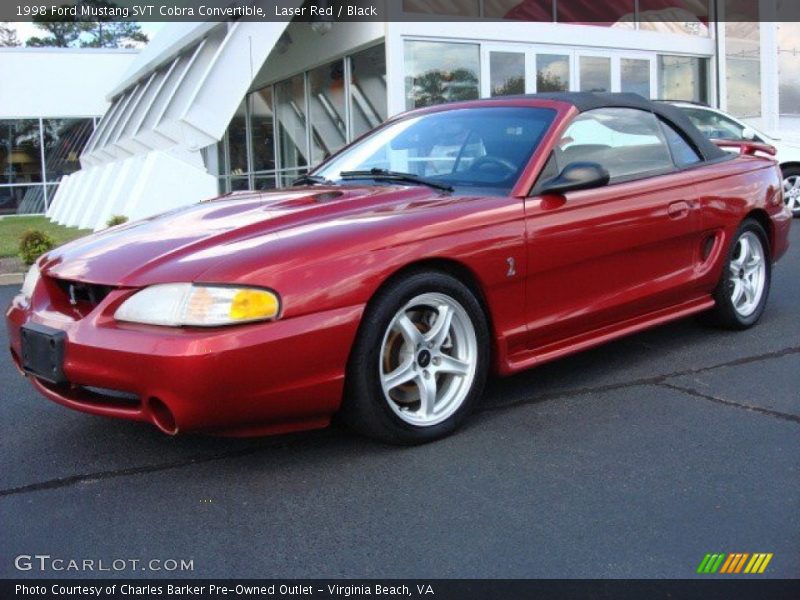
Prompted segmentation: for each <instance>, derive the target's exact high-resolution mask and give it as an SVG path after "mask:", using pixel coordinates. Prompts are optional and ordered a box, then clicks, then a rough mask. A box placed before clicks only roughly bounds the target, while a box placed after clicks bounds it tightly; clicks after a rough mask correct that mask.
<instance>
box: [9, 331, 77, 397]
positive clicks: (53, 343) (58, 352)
mask: <svg viewBox="0 0 800 600" xmlns="http://www.w3.org/2000/svg"><path fill="white" fill-rule="evenodd" d="M20 337H21V340H22V368H23V370H24V371H25V372H26V373H29V374H31V375H33V376H34V377H37V378H39V379H44V380H45V381H48V382H50V383H54V384H63V383H67V378H66V376H65V375H64V347H65V345H66V344H65V342H66V338H67V334H66V333H64V332H63V331H61V330H60V329H54V328H52V327H47V326H46V325H39V324H38V323H28V324H26V325H23V326H22V329H21V331H20Z"/></svg>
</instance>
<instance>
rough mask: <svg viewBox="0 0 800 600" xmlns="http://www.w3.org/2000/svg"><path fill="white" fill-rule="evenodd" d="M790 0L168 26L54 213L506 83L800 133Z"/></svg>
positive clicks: (155, 197) (317, 151) (282, 153)
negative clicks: (657, 101) (782, 18)
mask: <svg viewBox="0 0 800 600" xmlns="http://www.w3.org/2000/svg"><path fill="white" fill-rule="evenodd" d="M788 1H789V0H762V2H759V3H754V2H749V1H744V0H617V3H618V4H620V5H621V8H622V10H620V11H619V15H620V17H619V18H617V19H615V20H614V21H612V22H608V21H606V22H602V21H600V20H599V19H596V20H592V21H590V22H586V21H585V20H584V21H583V22H576V20H577V19H576V16H575V15H573V14H569V12H568V11H567V10H566V9H565V7H566V6H567V4H562V3H561V2H559V1H558V0H523V1H520V0H463V1H460V2H457V1H452V0H450V1H447V0H440V1H437V0H425V1H423V0H404V1H403V2H397V3H394V4H393V7H394V8H393V10H395V11H398V12H397V14H396V18H393V19H392V20H391V21H387V22H379V23H370V22H360V23H341V22H315V23H305V22H293V23H288V24H287V23H248V22H237V23H200V24H183V23H181V24H178V23H176V24H171V25H168V26H167V27H165V28H164V29H163V30H162V32H161V33H160V34H159V35H158V36H157V37H156V38H155V39H154V41H153V42H152V43H151V45H150V46H149V47H148V48H147V49H145V51H143V52H142V54H141V55H140V56H139V57H138V59H137V61H136V62H135V63H134V64H133V65H132V66H131V69H130V70H129V72H128V73H127V74H126V75H125V76H124V77H122V78H120V80H119V82H118V85H117V86H116V87H115V88H114V90H112V92H111V94H110V100H111V101H112V104H111V108H110V109H109V110H108V112H107V113H106V115H105V116H104V117H103V119H102V121H101V123H100V124H99V125H98V128H97V130H96V131H95V132H94V134H93V135H92V139H91V140H90V141H89V142H88V145H87V146H86V149H85V151H84V153H83V156H82V158H81V164H82V166H83V168H82V170H81V171H80V172H78V173H76V174H74V175H70V176H68V177H66V178H63V179H62V181H61V186H60V187H59V188H58V191H57V197H56V201H55V202H53V203H52V206H51V207H50V209H49V212H48V214H49V215H50V216H51V217H52V218H54V219H56V220H58V221H59V222H62V223H65V224H67V225H81V226H84V227H87V226H88V227H101V226H102V224H103V223H104V222H105V219H106V218H107V217H108V215H110V214H116V213H122V214H127V215H128V216H130V217H132V218H138V217H144V216H148V215H150V214H154V213H157V212H161V211H163V210H166V209H169V208H173V207H176V206H180V205H184V204H189V203H192V202H197V201H199V200H202V199H204V198H206V197H210V196H213V195H215V194H217V193H225V192H229V191H237V190H248V189H251V190H258V189H272V188H280V187H285V186H287V185H290V183H291V182H292V180H294V179H295V178H296V177H297V176H298V175H300V174H302V173H303V172H305V171H307V170H308V169H309V168H311V167H313V166H314V165H316V164H318V163H320V162H321V161H323V160H324V159H325V158H326V157H327V156H330V155H331V154H332V153H334V152H335V151H336V150H338V149H339V148H341V147H342V146H343V145H344V144H346V143H348V142H349V141H352V140H353V139H355V138H356V137H358V136H359V135H361V134H362V133H364V132H366V131H368V130H369V129H371V128H373V127H375V126H376V125H378V124H379V123H380V122H381V121H383V120H384V119H386V118H387V117H389V116H391V115H394V114H397V113H400V112H402V111H405V110H408V109H412V108H417V107H420V106H428V105H431V104H437V103H442V102H450V101H456V100H465V99H473V98H479V97H490V96H498V95H505V94H519V93H535V92H542V91H559V90H565V91H566V90H573V91H578V90H582V91H586V90H589V91H612V92H616V91H624V92H635V93H639V94H641V95H643V96H646V97H650V98H661V99H674V100H692V101H695V102H702V103H707V104H710V105H712V106H717V107H720V108H722V109H723V110H728V111H730V112H731V113H733V114H734V115H736V116H739V117H742V118H744V119H746V120H747V121H749V122H750V123H751V124H752V125H754V126H755V127H757V128H760V129H763V130H765V131H767V132H768V133H774V132H779V131H780V132H782V133H784V134H785V133H786V132H789V133H790V134H791V132H792V131H797V134H798V135H800V126H798V124H800V119H798V116H800V93H798V91H797V90H799V89H800V44H798V43H797V42H796V41H795V40H798V39H800V36H799V35H798V33H800V23H795V22H792V23H781V22H777V18H776V15H779V14H781V13H780V11H781V10H782V9H783V6H782V5H783V4H784V3H786V2H788ZM298 4H299V2H298ZM595 4H596V5H597V6H605V5H606V3H595ZM622 5H624V6H622ZM619 8H620V7H617V9H618V10H619ZM542 11H544V17H542ZM420 16H426V17H441V18H443V19H446V20H444V21H440V22H437V21H434V20H425V19H422V18H420ZM531 16H535V17H536V19H537V22H530V21H526V20H524V19H529V18H530V17H531Z"/></svg>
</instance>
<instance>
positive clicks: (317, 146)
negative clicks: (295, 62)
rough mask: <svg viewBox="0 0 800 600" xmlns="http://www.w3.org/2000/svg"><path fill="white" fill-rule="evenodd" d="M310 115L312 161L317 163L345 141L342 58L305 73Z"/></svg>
mask: <svg viewBox="0 0 800 600" xmlns="http://www.w3.org/2000/svg"><path fill="white" fill-rule="evenodd" d="M308 88H309V89H308V93H309V100H308V101H309V106H310V113H311V118H310V120H309V122H310V123H311V162H312V163H313V164H317V163H320V162H322V161H323V160H325V159H326V158H328V157H329V156H330V155H331V154H333V153H334V152H336V151H337V150H338V149H339V148H341V147H342V146H344V145H345V144H346V143H347V126H346V125H345V122H346V121H345V119H346V115H345V92H344V61H342V60H337V61H336V62H332V63H330V64H327V65H323V66H321V67H317V68H316V69H314V70H313V71H310V72H309V73H308Z"/></svg>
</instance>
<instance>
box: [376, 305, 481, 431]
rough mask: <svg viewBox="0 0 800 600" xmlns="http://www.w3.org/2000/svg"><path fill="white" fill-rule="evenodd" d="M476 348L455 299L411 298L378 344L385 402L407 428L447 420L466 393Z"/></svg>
mask: <svg viewBox="0 0 800 600" xmlns="http://www.w3.org/2000/svg"><path fill="white" fill-rule="evenodd" d="M477 345H478V342H477V339H476V336H475V327H474V326H473V324H472V321H471V320H470V318H469V315H468V314H467V311H466V310H465V309H464V307H463V306H461V304H459V303H458V301H456V300H455V299H454V298H452V297H450V296H447V295H445V294H441V293H428V294H422V295H420V296H417V297H416V298H414V299H412V300H411V301H409V302H408V303H406V304H405V305H404V306H403V307H402V308H400V310H398V311H397V313H396V314H395V316H394V318H393V319H392V322H391V323H390V324H389V327H387V329H386V334H385V335H384V337H383V343H382V344H381V354H380V371H381V388H382V389H383V394H384V397H385V399H386V402H387V403H388V404H389V406H390V407H391V409H392V410H393V411H394V412H395V414H397V416H399V417H400V418H401V419H402V420H403V421H405V422H407V423H410V424H412V425H418V426H422V427H429V426H431V425H435V424H437V423H441V422H442V421H444V420H446V419H447V418H448V417H450V416H451V415H452V414H453V413H454V412H455V411H457V410H458V408H459V407H460V406H461V404H462V403H463V402H464V399H465V398H466V397H467V394H469V391H470V387H471V385H472V380H473V379H474V377H475V368H476V364H477V358H478V347H477Z"/></svg>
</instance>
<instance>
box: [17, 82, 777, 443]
mask: <svg viewBox="0 0 800 600" xmlns="http://www.w3.org/2000/svg"><path fill="white" fill-rule="evenodd" d="M456 106H457V107H459V108H464V107H469V106H537V107H546V108H551V109H554V110H555V111H556V118H555V120H554V122H553V124H552V126H551V128H550V130H549V131H548V132H547V133H546V134H545V136H544V138H543V141H542V143H541V144H540V146H539V147H538V149H537V150H536V151H535V152H534V154H533V156H531V158H530V161H529V163H528V165H527V167H526V168H525V170H524V172H523V173H522V174H521V176H520V177H519V180H518V181H517V183H516V185H515V186H514V187H513V189H512V190H511V193H510V194H509V195H508V196H505V197H500V196H480V195H476V196H470V195H463V194H453V195H450V194H446V193H442V192H438V191H435V190H432V189H430V188H428V187H424V186H416V187H408V186H399V185H397V186H395V185H392V186H386V185H381V186H356V185H346V186H330V187H325V186H316V187H305V188H293V189H288V190H280V191H275V192H263V193H255V192H251V193H237V194H230V195H228V196H224V197H222V198H220V199H218V200H215V201H211V202H205V203H201V204H198V205H195V206H191V207H188V208H186V209H183V210H179V211H174V212H172V213H168V214H166V215H161V216H159V217H155V218H152V219H149V220H146V221H143V222H139V223H133V224H130V225H128V226H125V227H121V228H116V229H114V230H111V231H107V232H101V233H98V234H95V235H92V236H89V237H87V238H84V239H81V240H77V241H75V242H72V243H70V244H68V245H66V246H63V247H61V248H58V249H56V250H54V251H52V252H50V253H49V254H48V255H46V256H45V257H43V258H42V259H41V260H40V263H39V264H40V268H41V271H42V279H41V280H40V283H39V285H38V286H37V287H36V290H35V292H34V294H33V297H32V298H31V299H30V301H28V300H26V299H25V298H23V297H22V296H21V295H20V296H17V297H16V298H15V299H14V300H13V302H12V304H11V306H10V307H9V309H8V312H7V314H6V320H7V327H8V330H9V339H10V345H11V350H12V355H13V356H15V360H16V361H17V363H18V364H19V360H18V357H19V354H20V327H21V326H22V325H23V324H24V323H26V322H33V323H39V324H43V325H47V326H50V327H54V328H57V329H60V330H63V331H64V332H66V336H67V342H66V350H65V364H64V372H65V374H66V377H67V379H68V380H69V381H70V385H68V386H60V387H56V386H53V385H50V384H46V383H43V382H40V381H33V382H32V383H33V385H34V386H35V387H36V389H37V390H39V391H40V392H41V393H42V394H44V395H45V396H47V397H48V398H50V399H51V400H53V401H55V402H58V403H60V404H63V405H65V406H68V407H70V408H74V409H77V410H81V411H85V412H88V413H92V414H98V415H106V416H111V417H119V418H126V419H133V420H139V421H146V422H151V423H153V424H155V425H156V426H157V427H159V428H160V429H161V430H162V431H165V432H167V433H176V432H183V431H192V430H196V431H214V432H220V433H225V434H232V435H254V434H263V433H276V432H284V431H292V430H295V429H303V428H314V427H323V426H325V425H326V424H327V423H328V422H329V420H330V418H331V416H332V415H333V414H334V413H335V412H336V411H337V409H338V408H339V406H340V403H341V401H342V393H343V384H344V378H345V371H346V364H347V360H348V355H349V352H350V348H351V347H352V344H353V341H354V339H355V336H356V335H357V331H358V326H359V323H360V321H361V317H362V315H363V312H364V310H365V307H366V305H367V303H368V302H369V300H370V298H371V297H372V296H373V295H374V294H375V293H376V291H377V290H378V289H379V288H380V286H381V285H383V284H384V283H385V282H386V281H387V279H389V278H390V277H391V276H392V275H394V274H396V273H398V272H399V271H401V270H402V269H404V268H407V267H408V266H409V265H414V264H419V263H428V264H431V265H432V266H433V267H435V268H454V267H457V268H458V269H459V271H457V272H467V273H469V274H470V276H471V278H472V279H473V281H474V283H475V285H476V286H478V287H479V291H480V294H481V296H482V300H483V302H484V304H485V308H486V310H487V313H488V316H489V320H490V323H491V327H492V333H493V364H494V369H495V371H496V372H499V373H501V374H507V373H512V372H515V371H517V370H519V369H522V368H526V367H529V366H531V365H534V364H538V363H541V362H544V361H546V360H552V359H554V358H557V357H559V356H563V355H565V354H569V353H571V352H575V351H578V350H581V349H584V348H588V347H590V346H593V345H597V344H599V343H603V342H605V341H608V340H611V339H614V338H616V337H619V336H621V335H624V334H627V333H631V332H634V331H638V330H640V329H643V328H645V327H651V326H654V325H657V324H660V323H663V322H666V321H669V320H671V319H675V318H679V317H682V316H685V315H688V314H692V313H694V312H698V311H700V310H704V309H707V308H709V307H711V306H712V305H713V300H712V298H711V292H712V290H713V289H714V287H715V285H716V283H717V281H718V280H719V278H720V276H721V273H722V266H723V260H724V257H725V255H726V252H727V250H728V246H729V244H730V241H731V236H732V235H733V233H734V232H735V230H736V228H737V227H738V225H739V223H741V221H742V220H743V219H744V218H746V217H747V216H748V215H749V214H755V215H758V216H759V218H762V219H763V220H764V222H765V223H767V224H768V228H769V234H770V238H771V241H772V251H773V259H775V260H777V259H778V258H780V256H782V255H783V254H784V253H785V251H786V249H787V245H788V241H787V240H788V230H789V225H790V221H791V218H790V215H789V214H788V213H787V211H786V210H785V208H784V205H783V202H782V198H781V194H782V191H781V185H780V182H781V179H780V173H779V170H778V168H777V166H776V165H775V163H774V162H772V161H771V160H768V159H766V158H758V157H753V156H739V157H736V158H734V159H732V160H728V161H723V162H719V163H716V164H707V165H701V166H697V167H693V168H689V169H686V170H683V171H676V172H673V173H670V174H667V175H660V176H656V177H651V178H648V179H642V180H638V181H631V182H628V183H620V184H615V185H609V186H607V187H603V188H599V189H593V190H586V191H579V192H570V193H567V194H566V195H565V196H552V195H547V196H533V197H527V196H528V193H529V191H530V190H531V188H532V187H533V185H534V183H535V181H536V179H537V177H538V175H539V173H540V171H541V169H542V168H543V166H544V164H545V162H546V159H547V157H548V156H549V154H550V152H551V149H552V147H553V144H554V143H555V142H556V140H558V138H559V136H560V133H561V132H562V131H563V130H564V129H565V127H566V126H567V125H568V123H569V121H570V120H571V119H572V118H573V117H574V116H575V115H576V114H577V111H576V109H575V108H574V107H572V105H570V104H567V103H563V102H558V101H553V100H536V99H530V98H524V99H522V98H518V99H501V100H486V101H478V102H474V103H465V104H459V105H456ZM451 108H452V106H451V107H436V108H431V109H426V110H424V111H417V112H416V113H414V114H419V113H420V112H431V111H442V110H450V109H451ZM709 240H711V242H709ZM709 243H710V244H711V246H710V247H711V250H710V253H709V252H708V248H709ZM509 259H513V262H514V265H515V273H513V274H512V275H510V274H509ZM58 280H66V281H73V282H85V283H93V284H100V285H106V286H112V287H113V288H115V289H114V291H112V292H111V293H110V294H109V295H108V296H107V297H106V298H105V299H104V300H103V301H102V302H100V304H99V305H97V306H90V305H83V304H81V303H78V304H77V305H76V306H72V305H71V304H70V303H69V301H68V298H67V296H66V294H65V293H64V292H63V290H62V289H61V288H60V287H59V286H58V285H57V281H58ZM168 282H196V283H216V284H242V285H253V286H265V287H269V288H271V289H274V290H277V291H278V292H279V294H280V295H281V300H282V306H283V310H282V314H281V317H280V319H278V320H277V321H275V322H270V323H257V324H250V325H241V326H236V327H220V328H215V329H191V328H184V329H180V328H165V327H153V326H144V325H134V324H130V323H121V322H117V321H116V320H115V319H114V317H113V315H114V312H115V310H116V309H117V308H118V307H119V306H120V304H121V303H122V302H123V301H124V300H125V299H126V298H127V297H129V296H130V295H132V294H133V293H135V292H136V291H138V290H139V289H141V288H143V287H146V286H149V285H153V284H157V283H168ZM89 388H102V389H110V390H115V391H117V392H125V393H127V394H128V395H129V396H130V397H131V398H133V400H132V401H131V400H129V401H127V402H120V401H116V400H114V399H112V398H110V397H108V396H106V395H103V394H98V393H97V392H96V391H93V390H92V389H89Z"/></svg>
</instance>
